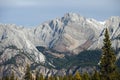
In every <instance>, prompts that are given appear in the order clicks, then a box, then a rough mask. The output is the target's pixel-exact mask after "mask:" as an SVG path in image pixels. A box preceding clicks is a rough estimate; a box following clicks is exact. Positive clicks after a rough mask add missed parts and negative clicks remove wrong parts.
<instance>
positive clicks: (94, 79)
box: [92, 70, 100, 80]
mask: <svg viewBox="0 0 120 80" xmlns="http://www.w3.org/2000/svg"><path fill="white" fill-rule="evenodd" d="M92 80H100V74H99V72H97V71H96V70H95V72H94V74H93V76H92Z"/></svg>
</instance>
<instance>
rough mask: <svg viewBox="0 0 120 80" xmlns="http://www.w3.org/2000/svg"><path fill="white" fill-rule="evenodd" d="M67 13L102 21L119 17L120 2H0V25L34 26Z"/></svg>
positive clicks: (111, 0)
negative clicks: (111, 17)
mask: <svg viewBox="0 0 120 80" xmlns="http://www.w3.org/2000/svg"><path fill="white" fill-rule="evenodd" d="M68 12H73V13H78V14H80V15H81V16H84V17H87V18H94V19H96V20H99V21H103V20H105V19H108V18H109V17H110V16H120V0H0V23H7V24H8V23H11V24H17V25H23V26H36V25H39V24H41V23H43V22H45V21H48V20H51V19H54V18H59V17H62V16H64V14H65V13H68Z"/></svg>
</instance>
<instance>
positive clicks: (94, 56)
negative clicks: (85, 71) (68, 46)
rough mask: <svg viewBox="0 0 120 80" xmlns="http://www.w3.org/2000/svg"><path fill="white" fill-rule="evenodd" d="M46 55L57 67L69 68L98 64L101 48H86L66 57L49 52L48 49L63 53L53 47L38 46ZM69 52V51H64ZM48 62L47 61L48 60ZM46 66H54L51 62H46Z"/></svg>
mask: <svg viewBox="0 0 120 80" xmlns="http://www.w3.org/2000/svg"><path fill="white" fill-rule="evenodd" d="M37 49H38V50H39V51H41V52H42V53H43V54H44V55H46V60H47V61H49V62H51V63H52V64H53V65H55V66H56V67H55V69H62V68H66V69H69V68H70V67H72V66H81V67H84V66H97V63H98V62H99V60H100V55H101V50H85V51H82V52H80V53H79V54H78V55H72V56H68V55H65V57H64V58H56V57H55V56H53V55H51V54H49V53H47V52H46V51H51V52H53V53H54V52H55V53H57V54H63V53H60V52H58V51H55V50H53V49H47V48H44V47H40V46H39V47H37ZM64 54H67V53H64ZM46 63H47V62H46ZM45 66H46V67H49V68H54V67H52V66H51V65H49V64H45Z"/></svg>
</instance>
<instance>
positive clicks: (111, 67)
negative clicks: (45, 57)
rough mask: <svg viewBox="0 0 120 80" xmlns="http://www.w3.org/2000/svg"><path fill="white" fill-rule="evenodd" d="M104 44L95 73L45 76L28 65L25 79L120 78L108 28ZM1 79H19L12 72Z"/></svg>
mask: <svg viewBox="0 0 120 80" xmlns="http://www.w3.org/2000/svg"><path fill="white" fill-rule="evenodd" d="M103 44H104V46H103V47H102V55H101V59H100V62H99V70H98V71H97V70H95V71H94V73H93V74H88V73H87V72H85V73H84V74H80V73H79V72H78V71H76V73H75V74H74V75H72V74H70V75H64V76H48V77H45V76H43V75H42V74H39V72H36V75H35V76H33V75H32V73H31V70H30V66H29V65H27V66H26V72H25V75H24V77H23V80H120V73H119V72H118V70H117V65H116V56H115V53H114V51H113V49H112V47H111V40H110V38H109V31H108V29H107V28H106V30H105V33H104V39H103ZM0 80H18V78H16V77H15V75H14V73H12V75H11V76H6V77H3V78H1V79H0Z"/></svg>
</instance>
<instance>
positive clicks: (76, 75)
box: [74, 71, 82, 80]
mask: <svg viewBox="0 0 120 80" xmlns="http://www.w3.org/2000/svg"><path fill="white" fill-rule="evenodd" d="M74 80H82V78H81V76H80V73H79V72H78V71H77V72H76V74H75V76H74Z"/></svg>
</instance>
